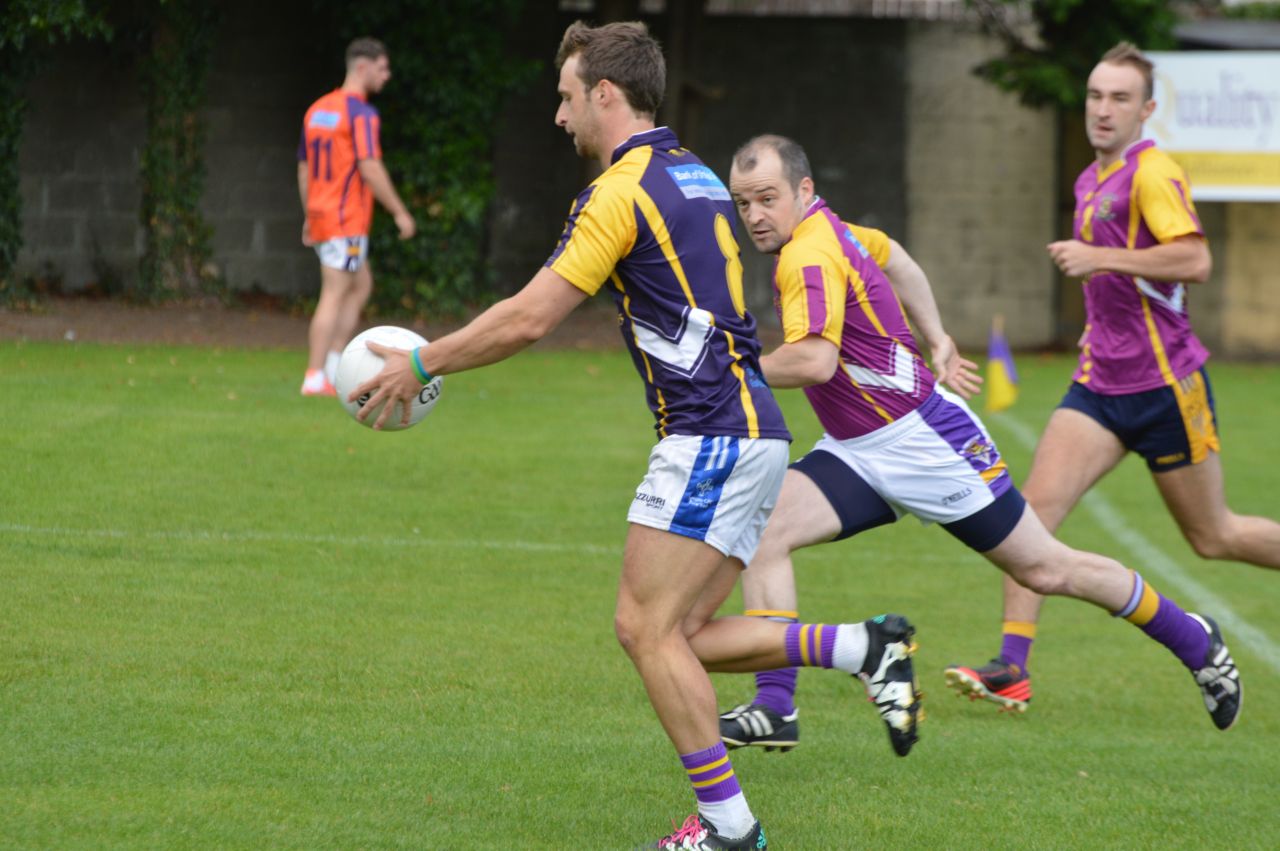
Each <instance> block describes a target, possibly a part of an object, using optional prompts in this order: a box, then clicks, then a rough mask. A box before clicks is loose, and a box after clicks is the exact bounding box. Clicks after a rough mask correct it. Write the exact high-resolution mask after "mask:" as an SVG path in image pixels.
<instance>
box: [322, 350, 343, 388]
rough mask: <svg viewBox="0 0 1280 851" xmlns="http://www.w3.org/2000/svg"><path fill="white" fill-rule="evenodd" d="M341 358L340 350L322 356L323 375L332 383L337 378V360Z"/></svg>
mask: <svg viewBox="0 0 1280 851" xmlns="http://www.w3.org/2000/svg"><path fill="white" fill-rule="evenodd" d="M340 360H342V352H329V354H327V355H325V356H324V377H325V378H327V379H329V383H330V384H332V383H333V382H334V381H336V380H337V378H338V361H340Z"/></svg>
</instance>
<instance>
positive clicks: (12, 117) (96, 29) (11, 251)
mask: <svg viewBox="0 0 1280 851" xmlns="http://www.w3.org/2000/svg"><path fill="white" fill-rule="evenodd" d="M111 35H112V30H111V27H110V26H109V25H108V24H107V22H106V20H105V19H104V18H103V17H102V14H101V12H99V11H90V10H89V9H88V8H87V7H86V4H85V2H84V0H6V2H5V3H4V4H3V5H0V103H2V104H4V108H3V109H0V304H12V303H15V302H20V301H23V300H24V299H25V298H26V297H27V295H28V294H27V293H26V291H25V285H24V284H23V282H21V281H19V280H17V278H16V276H15V275H14V273H13V267H14V264H15V263H16V262H17V259H18V252H19V251H20V250H21V248H22V196H21V194H20V192H19V185H18V146H19V144H20V143H21V141H22V126H23V120H24V119H25V117H26V107H27V103H26V99H25V98H24V97H23V88H24V85H25V83H26V82H27V80H28V79H30V75H31V74H32V72H33V71H34V69H35V68H36V67H37V66H38V63H39V60H40V59H41V54H42V52H43V50H44V49H45V48H48V47H51V46H53V45H55V44H59V43H61V42H66V41H71V40H72V39H75V38H89V39H97V38H107V39H109V38H111Z"/></svg>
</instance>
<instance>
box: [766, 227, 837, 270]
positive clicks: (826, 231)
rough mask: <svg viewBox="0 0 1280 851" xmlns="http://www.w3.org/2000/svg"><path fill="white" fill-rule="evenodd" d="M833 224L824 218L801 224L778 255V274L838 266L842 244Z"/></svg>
mask: <svg viewBox="0 0 1280 851" xmlns="http://www.w3.org/2000/svg"><path fill="white" fill-rule="evenodd" d="M831 224H832V223H831V222H829V221H827V219H826V218H825V217H823V216H810V217H809V218H807V219H805V220H804V221H803V222H801V223H800V225H799V226H798V227H797V228H796V229H795V231H794V232H793V233H792V234H791V239H790V240H789V241H788V242H787V244H786V245H784V246H782V250H781V251H780V252H779V253H778V274H779V275H780V276H781V275H785V274H787V273H791V272H794V271H796V270H798V269H801V268H804V267H805V266H824V265H829V264H833V263H836V264H838V263H839V261H840V255H841V249H840V243H839V240H838V235H837V234H836V233H835V232H834V231H833V230H832V227H831ZM841 224H843V223H841Z"/></svg>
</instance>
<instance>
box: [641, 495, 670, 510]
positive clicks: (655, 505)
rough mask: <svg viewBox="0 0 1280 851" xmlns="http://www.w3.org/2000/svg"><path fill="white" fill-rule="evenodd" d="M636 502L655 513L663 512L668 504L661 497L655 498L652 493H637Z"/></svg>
mask: <svg viewBox="0 0 1280 851" xmlns="http://www.w3.org/2000/svg"><path fill="white" fill-rule="evenodd" d="M636 502H643V503H644V507H645V508H648V509H650V510H653V511H661V510H662V509H663V507H664V506H665V505H666V504H667V501H666V500H665V499H663V498H662V497H660V496H654V495H653V494H651V493H637V494H636Z"/></svg>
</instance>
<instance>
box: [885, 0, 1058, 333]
mask: <svg viewBox="0 0 1280 851" xmlns="http://www.w3.org/2000/svg"><path fill="white" fill-rule="evenodd" d="M999 49H1000V48H999V43H998V42H996V41H995V40H993V39H991V38H989V37H987V36H984V35H983V34H981V33H980V32H979V31H977V30H975V29H972V28H970V27H967V26H966V25H964V24H959V23H951V22H948V23H932V22H930V23H913V24H911V25H910V29H909V34H908V38H907V57H908V62H907V97H906V103H907V119H906V149H907V162H906V197H907V228H906V234H905V239H899V241H900V242H902V243H903V245H904V247H906V249H907V251H908V252H910V253H911V255H912V256H913V257H915V259H916V260H917V261H918V262H919V263H920V265H921V266H922V267H923V268H924V270H925V272H926V273H927V274H928V275H929V278H930V281H931V282H932V284H933V288H934V292H935V294H936V296H937V300H938V306H939V309H940V311H941V313H942V319H943V323H944V324H945V325H946V326H947V329H948V330H949V331H950V333H951V335H952V336H953V337H954V338H955V339H956V340H957V342H958V343H959V344H960V345H961V346H962V347H963V348H965V349H966V350H968V351H970V352H972V351H975V350H979V349H982V350H985V346H986V340H987V333H988V330H989V328H990V323H991V317H992V315H993V314H995V313H1002V314H1004V316H1005V320H1006V321H1005V329H1006V333H1007V334H1008V337H1009V340H1010V343H1011V344H1012V345H1013V346H1015V347H1029V346H1042V345H1046V344H1049V343H1052V342H1053V341H1054V336H1055V333H1054V331H1055V329H1054V313H1055V277H1054V269H1053V265H1052V264H1051V262H1050V261H1049V258H1048V255H1047V254H1046V253H1045V245H1046V244H1047V243H1048V242H1050V241H1052V240H1053V239H1054V238H1055V233H1056V227H1057V211H1056V207H1057V195H1056V184H1055V180H1056V166H1055V164H1056V161H1057V137H1056V132H1057V128H1056V121H1055V119H1054V115H1053V113H1052V112H1051V111H1049V110H1032V109H1028V108H1026V107H1023V106H1021V105H1020V104H1019V103H1018V101H1017V98H1016V97H1014V96H1012V95H1009V94H1005V93H1003V92H1000V91H999V90H997V89H996V88H995V87H994V86H992V85H991V84H990V83H987V82H986V81H984V80H980V79H978V78H977V77H976V76H974V75H973V73H972V69H973V67H974V66H975V65H977V64H978V63H979V62H980V61H981V60H982V59H983V58H985V57H987V56H990V55H994V53H995V52H996V51H998V50H999Z"/></svg>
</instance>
